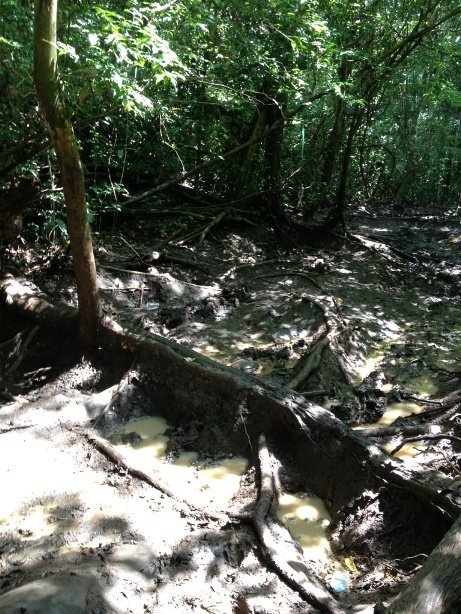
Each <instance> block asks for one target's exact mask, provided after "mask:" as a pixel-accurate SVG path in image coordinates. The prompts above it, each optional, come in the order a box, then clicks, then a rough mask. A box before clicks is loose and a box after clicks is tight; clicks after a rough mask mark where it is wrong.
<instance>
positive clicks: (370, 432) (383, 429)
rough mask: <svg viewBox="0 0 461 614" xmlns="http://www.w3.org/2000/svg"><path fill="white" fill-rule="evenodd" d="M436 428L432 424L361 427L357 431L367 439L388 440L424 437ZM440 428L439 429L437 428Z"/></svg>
mask: <svg viewBox="0 0 461 614" xmlns="http://www.w3.org/2000/svg"><path fill="white" fill-rule="evenodd" d="M433 428H434V426H433V425H432V424H421V425H415V426H405V425H403V424H402V425H399V426H361V427H360V428H359V429H357V431H358V432H359V433H360V434H361V435H364V436H365V437H372V438H373V439H386V438H388V437H396V436H403V437H407V436H408V437H410V436H412V435H423V434H424V433H430V432H431V429H433ZM437 428H438V427H437Z"/></svg>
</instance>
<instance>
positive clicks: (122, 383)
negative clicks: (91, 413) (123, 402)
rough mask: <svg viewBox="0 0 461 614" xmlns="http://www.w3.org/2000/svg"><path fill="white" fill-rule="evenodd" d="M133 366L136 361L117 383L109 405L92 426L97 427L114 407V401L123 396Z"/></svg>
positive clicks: (134, 362)
mask: <svg viewBox="0 0 461 614" xmlns="http://www.w3.org/2000/svg"><path fill="white" fill-rule="evenodd" d="M135 364H136V361H133V363H132V365H131V367H130V368H129V369H128V371H127V372H126V373H125V375H124V376H123V377H122V379H121V380H120V382H119V383H118V386H117V388H116V389H115V390H114V392H113V393H112V397H111V399H110V401H109V403H108V404H107V405H106V406H105V407H103V409H102V411H101V412H100V413H99V415H98V416H96V418H95V419H94V421H93V425H94V426H97V425H98V424H99V423H100V422H101V420H102V419H103V418H104V416H105V415H106V414H107V412H109V411H110V410H111V409H112V407H113V406H114V403H115V402H116V400H117V399H118V398H119V397H120V396H121V395H122V394H123V391H124V390H125V388H126V386H127V384H128V382H129V380H130V376H131V375H132V374H133V369H134V366H135Z"/></svg>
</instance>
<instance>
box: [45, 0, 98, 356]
mask: <svg viewBox="0 0 461 614" xmlns="http://www.w3.org/2000/svg"><path fill="white" fill-rule="evenodd" d="M57 9H58V1H57V0H35V22H34V83H35V89H36V92H37V96H38V99H39V102H40V105H41V107H42V109H43V112H44V115H45V118H46V122H47V124H48V130H49V133H50V138H51V141H52V143H53V146H54V148H55V150H56V156H57V159H58V163H59V167H60V170H61V182H62V186H63V189H64V198H65V202H66V211H67V224H68V229H69V236H70V242H71V249H72V257H73V262H74V271H75V278H76V282H77V295H78V304H79V313H80V335H81V338H82V341H83V343H85V344H86V345H92V344H94V342H95V339H96V335H97V331H98V327H99V323H100V321H101V318H102V309H101V303H100V300H99V292H98V282H97V276H96V265H95V261H94V255H93V246H92V242H91V234H90V227H89V223H88V216H87V210H86V202H85V182H84V178H83V170H82V165H81V161H80V154H79V151H78V147H77V142H76V139H75V134H74V130H73V127H72V123H71V121H70V119H69V117H68V114H67V111H66V108H65V104H64V102H63V100H62V96H61V91H60V86H59V78H58V65H57V51H56V21H57Z"/></svg>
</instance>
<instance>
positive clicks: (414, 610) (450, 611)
mask: <svg viewBox="0 0 461 614" xmlns="http://www.w3.org/2000/svg"><path fill="white" fill-rule="evenodd" d="M460 578H461V516H460V517H459V518H458V520H457V521H456V522H455V523H454V525H453V526H452V528H451V529H450V530H449V531H448V533H447V534H446V535H445V537H444V538H443V539H442V541H441V542H440V544H439V545H438V546H437V548H435V550H433V552H432V553H431V554H430V556H429V557H428V558H427V560H426V561H425V562H424V564H423V566H422V567H421V569H420V570H419V571H418V573H417V574H416V575H415V576H414V578H413V579H411V580H410V582H409V583H408V584H407V586H405V588H404V589H403V590H402V592H401V593H400V594H399V596H398V597H397V598H396V599H395V601H394V602H393V603H392V604H391V606H390V607H389V608H388V609H387V610H385V612H386V614H454V613H455V612H460V611H461V583H460V581H459V579H460Z"/></svg>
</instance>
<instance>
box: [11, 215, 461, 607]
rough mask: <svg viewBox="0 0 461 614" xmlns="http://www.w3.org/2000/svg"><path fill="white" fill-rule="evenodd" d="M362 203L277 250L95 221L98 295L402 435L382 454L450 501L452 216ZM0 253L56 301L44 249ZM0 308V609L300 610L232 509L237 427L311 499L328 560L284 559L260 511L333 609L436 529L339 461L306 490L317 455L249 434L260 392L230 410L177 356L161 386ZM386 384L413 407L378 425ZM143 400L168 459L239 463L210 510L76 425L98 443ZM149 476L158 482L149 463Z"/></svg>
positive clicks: (148, 325) (61, 287)
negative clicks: (395, 451) (189, 454)
mask: <svg viewBox="0 0 461 614" xmlns="http://www.w3.org/2000/svg"><path fill="white" fill-rule="evenodd" d="M384 213H385V212H383V216H382V217H379V218H377V217H371V216H367V215H366V214H365V213H364V214H363V216H362V217H357V218H356V219H355V220H353V221H352V222H351V230H352V233H353V234H352V236H351V237H349V238H348V239H347V240H344V239H343V238H341V237H330V238H329V241H328V245H326V246H325V244H324V238H323V237H319V241H318V243H319V244H320V245H319V244H317V245H316V246H315V247H314V246H312V245H311V244H304V246H303V247H299V244H297V245H293V244H292V243H290V241H289V237H284V241H285V247H284V248H283V249H282V248H280V247H279V246H280V238H278V239H277V240H275V238H274V237H273V236H271V235H269V234H267V233H265V232H263V231H261V230H258V231H256V230H254V229H252V230H251V231H250V232H249V231H248V229H247V228H245V227H235V228H232V229H227V230H222V231H219V230H216V231H215V233H216V234H215V235H214V236H209V237H207V238H206V239H205V240H204V241H203V242H202V243H199V244H195V245H193V246H190V247H182V246H176V247H175V248H170V249H169V250H160V252H157V251H156V250H157V247H158V243H159V241H158V240H157V242H156V241H154V240H152V239H151V238H150V237H151V236H152V234H151V231H150V230H149V231H148V232H146V234H145V236H142V235H141V234H140V232H139V230H138V229H136V231H135V230H134V229H132V228H130V227H129V226H126V227H123V229H122V231H123V234H121V233H120V232H119V231H117V232H113V233H104V234H100V235H97V236H96V238H95V243H96V253H97V259H98V265H99V266H98V270H99V280H100V285H101V295H102V297H103V300H104V308H105V311H106V313H107V315H109V316H111V317H112V318H113V319H115V320H116V321H117V322H118V323H119V324H120V325H121V326H122V327H123V328H125V329H126V330H129V331H132V332H133V333H135V334H143V335H159V336H161V337H163V338H166V339H168V340H171V341H173V342H179V343H180V344H181V345H182V346H184V347H188V348H190V349H192V350H195V351H196V352H199V353H200V354H202V355H204V356H206V357H208V358H211V359H212V360H214V361H217V362H218V363H220V364H223V365H226V366H229V367H231V368H232V369H233V370H234V371H235V373H237V374H241V377H242V378H243V380H242V381H249V380H248V378H256V379H253V380H251V381H254V382H256V383H255V385H257V381H258V378H259V380H260V381H263V380H264V381H265V382H268V383H269V384H270V385H272V386H274V389H275V388H277V389H280V387H284V388H283V389H285V390H288V389H293V388H296V390H297V391H298V393H299V394H301V395H304V397H305V399H306V402H308V403H309V402H312V401H315V403H318V404H319V405H321V406H323V407H326V408H328V409H330V411H332V412H333V414H335V415H336V416H337V417H338V418H340V419H341V420H342V421H344V423H345V424H346V425H348V426H350V427H356V426H359V425H360V426H362V427H368V431H367V430H366V429H365V430H364V433H365V434H366V435H367V436H368V437H369V438H372V439H371V440H370V441H374V442H375V443H376V444H378V445H379V446H384V445H385V444H386V443H387V444H389V445H390V447H391V448H395V447H397V446H398V445H400V444H402V443H403V442H404V441H403V440H404V439H411V437H424V438H425V439H424V440H423V441H422V442H421V443H423V444H424V448H423V449H422V450H420V451H419V452H418V453H417V454H416V455H415V456H407V457H404V460H402V461H401V462H402V464H403V463H406V464H407V466H408V467H410V468H411V469H412V470H415V471H417V472H419V474H420V475H421V476H423V477H424V476H426V478H427V480H429V479H431V480H432V479H434V480H439V483H441V484H443V489H442V490H443V493H444V495H446V497H448V498H449V499H450V501H451V502H452V503H453V505H454V506H461V491H460V488H461V480H460V477H461V454H460V453H461V445H460V444H461V428H460V424H459V407H460V403H461V385H460V380H461V367H460V354H461V351H460V337H461V318H460V315H459V313H460V304H461V267H460V266H459V264H458V263H459V245H460V244H461V242H460V231H459V222H458V221H457V220H454V219H440V218H437V217H435V216H431V215H427V216H425V217H424V216H422V215H421V212H418V215H417V216H415V217H411V216H409V217H408V219H407V220H406V221H404V222H402V220H401V219H399V220H394V219H393V218H392V217H391V216H389V215H384ZM310 243H312V240H310ZM322 244H323V245H324V246H323V247H322V246H321V245H322ZM14 255H15V254H14V251H11V252H10V257H11V262H10V270H11V271H12V272H14V273H15V274H19V273H20V274H21V276H22V280H23V282H24V280H26V281H28V282H33V283H34V284H36V285H37V286H38V287H39V288H40V290H42V291H43V292H45V293H46V294H47V296H49V297H50V298H51V299H52V300H54V301H57V302H58V301H59V302H62V301H63V302H65V303H67V304H70V305H74V306H75V304H76V303H75V301H76V292H75V286H74V283H73V278H72V275H71V269H70V266H69V262H68V261H67V257H66V256H65V254H64V255H63V254H62V252H61V251H59V250H56V252H55V253H54V252H52V251H50V250H48V252H47V251H45V250H44V251H43V252H42V253H40V250H38V249H37V248H35V249H34V250H30V249H26V248H25V247H24V246H22V247H21V246H18V251H17V253H16V256H17V257H19V256H21V258H23V260H24V261H25V265H24V267H23V269H22V271H18V270H17V268H15V266H14ZM0 324H1V328H0V360H1V362H0V365H1V368H2V380H1V386H2V388H1V390H0V395H2V399H3V400H2V405H1V407H0V416H1V422H0V444H1V445H0V475H1V485H2V497H1V503H0V612H8V613H10V612H27V613H30V612H47V613H48V612H63V613H64V612H65V613H67V612H95V613H96V612H98V613H99V612H101V613H103V612H108V613H109V612H111V613H112V612H114V613H115V612H135V613H138V612H139V613H141V612H154V611H155V612H165V613H168V612H175V611H178V612H181V613H182V612H202V611H203V612H214V613H223V614H224V613H246V612H251V613H261V614H262V613H272V612H315V611H319V610H318V607H316V606H313V605H312V604H311V603H308V602H307V601H306V599H305V598H304V596H303V595H302V594H301V593H300V592H299V591H297V590H295V589H294V588H293V586H290V584H289V582H287V578H286V577H284V575H283V573H280V572H279V571H278V570H277V569H276V568H274V565H273V562H272V561H271V559H270V557H269V558H268V556H267V553H266V552H265V550H264V547H263V545H262V544H261V539H260V537H259V536H258V534H257V531H255V528H254V525H253V524H252V523H251V522H250V521H249V520H248V515H249V514H251V511H252V509H254V506H255V502H256V501H257V499H258V488H259V486H260V478H259V477H258V476H259V470H260V467H259V465H258V454H257V438H256V434H257V431H258V429H264V430H265V431H267V430H269V432H268V433H267V435H268V441H269V446H270V451H271V454H272V462H273V464H274V467H275V468H276V469H277V475H278V476H279V489H280V490H281V491H284V492H299V491H303V492H306V493H309V494H320V495H321V496H322V497H323V498H324V499H325V502H326V504H327V506H329V507H330V512H331V514H332V517H333V522H332V524H331V526H330V528H329V536H330V543H331V547H332V549H333V552H334V555H335V559H332V560H330V561H329V562H327V563H325V562H311V561H305V560H303V558H302V554H301V553H300V551H299V548H298V547H297V546H296V543H295V542H294V541H293V540H292V539H291V537H290V535H289V534H288V533H287V531H284V529H283V527H281V526H277V527H276V529H274V530H275V535H276V536H277V537H276V539H277V548H278V550H279V554H278V555H279V556H280V557H282V558H284V559H285V560H286V561H288V563H289V564H290V562H291V565H292V567H293V568H297V569H299V568H302V569H304V570H306V573H312V574H313V575H314V576H315V577H316V578H318V580H319V581H320V583H321V584H322V585H323V586H324V587H326V588H325V590H327V591H330V592H331V594H332V595H333V596H334V598H335V599H336V600H337V602H338V603H339V605H340V607H341V608H344V610H345V611H351V612H367V611H368V612H372V611H373V609H374V608H375V606H376V605H377V604H378V605H379V604H382V603H384V604H385V605H386V604H388V603H389V602H390V601H391V599H392V597H393V596H394V595H395V594H396V593H398V591H399V590H400V589H401V588H402V586H404V585H405V584H406V583H407V582H408V581H409V579H410V578H411V577H412V575H413V574H414V573H415V572H417V571H418V569H419V567H420V566H421V564H422V563H423V562H424V560H425V558H426V557H427V556H428V554H429V553H430V552H431V551H432V549H433V548H434V547H435V546H436V545H437V543H438V542H439V541H440V539H441V538H442V536H443V535H444V533H445V532H446V531H447V530H448V528H449V526H450V524H451V521H450V519H449V518H447V517H446V515H445V516H444V514H438V513H437V512H436V511H434V512H431V511H428V510H427V509H426V508H423V507H421V508H418V506H417V505H416V506H415V505H414V504H413V503H407V499H406V496H407V494H406V492H405V490H404V489H402V491H401V492H400V491H398V490H397V489H394V490H392V489H391V490H389V491H386V492H385V493H384V490H385V489H383V492H382V493H381V492H380V491H379V489H376V488H375V485H374V484H373V483H372V482H370V483H367V481H366V480H365V479H362V478H360V480H359V481H356V482H357V483H354V476H351V475H349V474H348V473H347V468H346V464H347V463H346V461H345V462H344V466H343V467H342V466H341V465H337V469H336V471H337V472H338V473H339V475H341V472H342V471H344V474H343V475H344V482H345V483H344V486H343V490H344V493H342V494H341V501H342V504H341V505H340V504H338V503H336V502H337V501H339V499H338V495H337V493H336V494H331V497H327V496H324V494H325V493H326V492H327V491H328V488H327V485H325V484H324V483H323V482H324V481H322V476H321V464H320V463H319V466H316V465H315V464H313V465H312V468H313V473H314V474H315V475H309V472H308V471H306V467H305V466H304V465H300V464H299V461H298V460H297V459H299V454H300V453H299V454H298V450H297V451H296V452H295V451H294V448H299V449H301V447H302V445H307V444H306V442H304V443H302V442H299V441H297V442H294V441H291V440H290V439H289V438H288V436H287V435H286V434H285V433H284V430H283V424H282V425H280V424H279V423H278V422H275V427H274V428H273V429H272V430H270V427H269V426H267V425H269V424H270V416H269V417H268V416H266V417H264V418H263V417H261V412H262V411H263V410H262V409H258V412H259V414H258V416H259V417H258V420H257V421H256V422H255V421H253V422H252V421H251V418H250V417H249V416H248V413H249V411H250V409H249V408H248V407H245V406H242V405H239V404H238V403H236V404H235V407H234V405H232V406H231V405H230V404H226V403H224V402H223V403H221V405H219V401H217V400H216V399H218V398H219V397H217V396H213V395H212V394H209V393H208V392H207V390H208V389H207V385H208V382H207V380H206V376H204V379H203V381H202V382H200V381H196V380H193V379H191V378H189V376H188V375H187V373H186V371H185V370H184V375H183V376H181V375H176V380H175V381H171V382H170V381H169V382H167V383H165V384H164V385H163V386H162V385H161V382H159V377H160V375H159V373H162V371H161V369H160V368H159V366H158V365H157V366H156V364H155V361H150V362H143V361H140V360H136V359H135V360H133V357H127V356H126V355H118V354H110V353H107V352H106V351H104V350H102V349H101V350H99V351H98V350H95V351H94V352H92V353H85V352H82V351H81V349H80V348H79V347H78V344H77V343H76V340H75V338H73V337H72V335H71V334H63V332H62V330H61V329H59V328H56V329H54V328H50V327H46V325H45V326H41V327H36V326H35V324H34V323H33V322H30V321H27V320H25V319H24V318H21V317H18V316H17V315H13V314H12V312H11V310H8V309H7V308H6V307H3V308H2V310H1V311H0ZM185 360H186V361H187V360H191V361H193V360H194V358H193V354H192V353H190V355H189V358H186V359H185ZM156 372H157V375H156ZM175 373H176V374H177V373H180V371H179V372H178V371H175ZM162 377H163V376H162ZM179 390H182V393H181V394H180V393H179V392H178V391H179ZM179 399H180V402H179ZM184 399H187V401H185V400H184ZM401 401H411V402H418V403H419V404H420V405H421V406H422V413H421V414H419V415H418V416H417V415H411V416H408V417H407V418H399V419H398V422H397V423H395V424H394V425H393V430H392V432H391V431H389V432H388V433H387V435H386V436H383V435H382V433H383V431H379V432H378V429H377V428H374V426H373V425H374V424H375V423H377V422H378V421H379V419H380V418H381V417H382V415H383V414H384V412H385V411H386V408H387V407H388V406H389V405H391V404H392V403H395V402H401ZM153 415H156V416H162V417H164V418H166V420H167V421H168V424H169V425H170V428H169V431H168V435H169V437H170V440H169V443H168V450H167V458H168V459H170V460H171V459H174V458H176V457H177V456H178V455H179V454H181V453H182V452H183V451H192V450H193V451H195V452H197V454H198V455H199V458H205V457H207V458H211V459H215V460H219V459H222V458H225V457H230V456H233V455H242V456H245V457H246V458H248V469H247V471H246V473H245V474H244V475H243V477H242V478H241V481H240V488H239V489H238V491H237V492H236V493H235V496H234V498H233V500H232V501H231V504H230V507H229V509H226V510H220V509H216V506H215V505H214V504H213V500H212V497H211V500H210V502H209V505H207V506H203V498H202V499H200V497H197V493H196V492H194V484H193V483H191V484H189V485H186V486H184V485H183V484H181V485H178V484H174V483H173V484H168V488H167V489H164V490H163V492H162V489H161V488H160V489H159V488H156V487H155V486H153V485H152V483H149V481H148V480H147V481H146V480H145V479H143V476H142V475H141V474H139V472H138V473H137V472H136V467H133V466H131V465H130V463H126V464H124V463H120V462H117V461H116V460H114V458H111V457H110V455H108V454H106V453H104V452H103V451H102V450H101V448H100V447H98V445H97V439H94V437H99V438H100V439H102V440H103V441H106V442H107V444H108V445H109V446H110V445H112V444H111V441H112V442H113V439H112V440H111V435H112V434H113V433H114V431H116V429H117V428H119V427H120V425H122V424H125V423H127V422H130V421H132V420H135V419H137V418H141V417H144V416H153ZM373 428H374V431H373V430H372V429H373ZM412 428H413V431H412V430H411V429H412ZM415 429H416V430H415ZM418 429H419V430H418ZM415 433H416V435H415ZM443 436H444V437H443ZM322 437H323V435H322ZM320 441H321V440H320V439H317V440H316V441H315V442H314V443H315V445H323V447H324V449H325V450H330V451H331V449H330V448H329V447H328V446H329V445H330V444H329V443H328V442H327V441H325V442H324V444H320V443H319V442H320ZM409 443H410V447H411V446H412V445H415V444H412V443H411V442H409ZM418 443H420V442H418ZM112 447H114V446H112ZM388 449H389V448H388ZM309 454H311V455H312V452H310V453H309ZM332 462H333V461H332ZM334 462H336V461H334ZM153 472H154V473H155V476H156V477H155V479H156V480H157V479H158V483H159V484H160V486H162V484H166V483H167V480H166V478H165V476H162V464H161V463H158V462H157V463H156V464H155V467H153ZM349 487H350V492H351V493H352V494H351V495H350V497H349V499H348V497H347V492H348V489H349ZM319 489H320V491H321V492H319ZM358 493H360V494H358ZM275 494H277V493H275ZM197 501H201V502H200V503H198V504H197V503H196V502H197ZM408 501H409V502H411V501H413V500H412V499H408ZM229 512H231V513H230V514H229ZM274 522H275V521H274ZM275 524H277V523H275ZM335 570H336V571H338V570H342V571H343V572H344V573H345V574H347V576H348V578H349V588H348V590H347V591H344V592H340V593H338V592H334V591H333V590H332V589H331V588H329V586H330V585H329V582H330V579H331V576H332V574H333V572H334V571H335ZM303 573H304V572H303ZM380 607H381V606H380Z"/></svg>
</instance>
